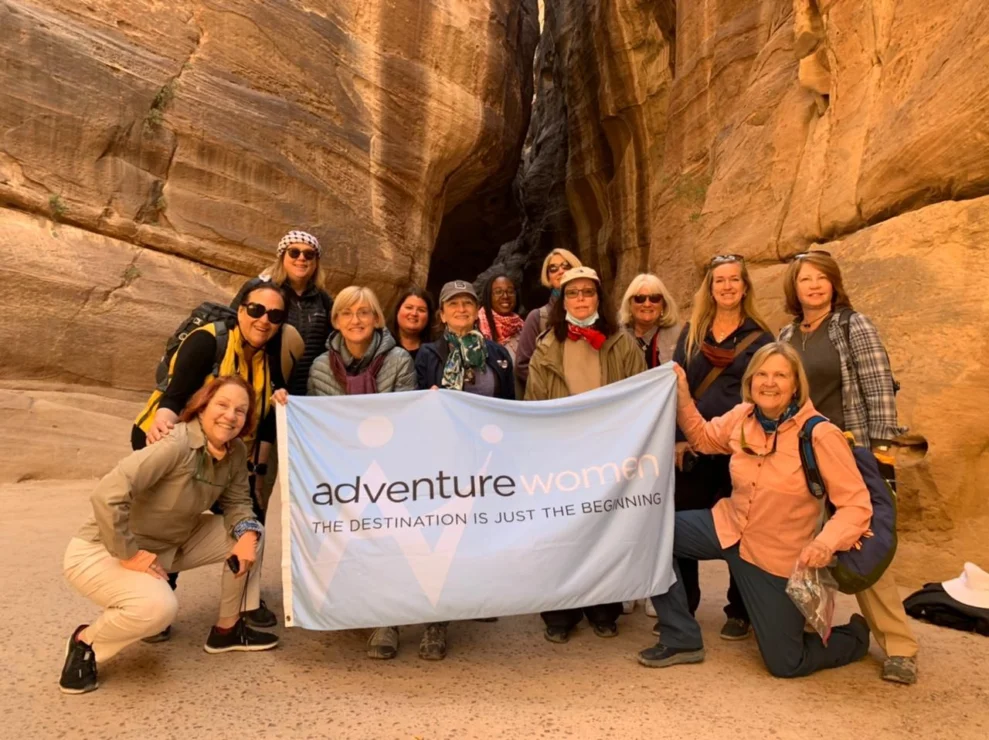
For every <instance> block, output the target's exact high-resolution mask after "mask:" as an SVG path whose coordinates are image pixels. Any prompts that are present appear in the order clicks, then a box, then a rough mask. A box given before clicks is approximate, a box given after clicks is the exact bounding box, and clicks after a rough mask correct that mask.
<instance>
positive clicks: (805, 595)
mask: <svg viewBox="0 0 989 740" xmlns="http://www.w3.org/2000/svg"><path fill="white" fill-rule="evenodd" d="M837 591H838V583H837V581H835V579H834V577H833V576H832V575H831V572H830V571H829V570H828V569H827V568H808V567H807V566H804V565H800V564H797V565H796V566H795V567H794V569H793V573H792V574H791V575H790V580H788V581H787V582H786V595H787V596H789V597H790V600H791V601H792V602H793V603H794V604H796V605H797V608H798V609H799V610H800V613H801V614H803V615H804V618H805V619H806V620H807V624H809V625H810V626H811V627H813V628H814V631H815V632H817V634H819V635H820V636H821V640H822V641H823V642H824V644H825V645H827V644H828V638H829V637H831V623H832V621H833V619H834V604H835V594H836V593H837Z"/></svg>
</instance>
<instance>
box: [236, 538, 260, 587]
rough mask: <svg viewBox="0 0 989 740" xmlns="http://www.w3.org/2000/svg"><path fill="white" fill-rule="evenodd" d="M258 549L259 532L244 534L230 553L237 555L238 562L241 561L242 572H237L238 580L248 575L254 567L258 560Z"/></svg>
mask: <svg viewBox="0 0 989 740" xmlns="http://www.w3.org/2000/svg"><path fill="white" fill-rule="evenodd" d="M257 548H258V533H257V532H244V534H242V535H241V536H240V539H239V540H237V544H236V545H234V547H233V550H231V551H230V554H231V555H235V556H236V557H237V560H238V561H240V570H238V571H237V575H236V577H237V578H240V577H241V576H243V575H244V574H245V573H247V572H248V571H249V570H250V569H251V567H252V566H253V565H254V562H255V561H256V560H257V559H258V555H257Z"/></svg>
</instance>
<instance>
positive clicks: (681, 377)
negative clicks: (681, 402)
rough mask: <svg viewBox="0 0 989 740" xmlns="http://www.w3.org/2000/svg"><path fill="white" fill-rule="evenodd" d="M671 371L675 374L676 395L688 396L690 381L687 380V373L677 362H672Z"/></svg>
mask: <svg viewBox="0 0 989 740" xmlns="http://www.w3.org/2000/svg"><path fill="white" fill-rule="evenodd" d="M673 372H675V373H676V376H677V395H678V396H680V397H681V398H685V399H686V398H690V383H688V382H687V373H686V372H685V371H684V369H683V368H682V367H680V365H679V364H677V363H675V362H674V363H673Z"/></svg>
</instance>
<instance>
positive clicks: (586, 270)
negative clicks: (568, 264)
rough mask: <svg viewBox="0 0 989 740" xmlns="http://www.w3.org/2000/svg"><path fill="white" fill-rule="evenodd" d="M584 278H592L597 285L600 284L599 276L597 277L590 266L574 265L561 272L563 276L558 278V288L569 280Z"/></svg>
mask: <svg viewBox="0 0 989 740" xmlns="http://www.w3.org/2000/svg"><path fill="white" fill-rule="evenodd" d="M580 278H584V279H586V280H593V281H594V282H595V283H597V284H598V285H600V284H601V278H599V277H598V274H597V272H595V271H594V270H593V269H592V268H590V267H574V268H572V269H570V270H567V271H566V272H565V273H563V277H562V278H561V279H560V288H561V289H562V288H563V286H564V285H566V284H567V283H569V282H570V281H571V280H578V279H580Z"/></svg>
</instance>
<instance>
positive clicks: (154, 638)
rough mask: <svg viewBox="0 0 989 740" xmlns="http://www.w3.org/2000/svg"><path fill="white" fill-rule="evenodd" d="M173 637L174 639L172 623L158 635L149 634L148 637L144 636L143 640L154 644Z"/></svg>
mask: <svg viewBox="0 0 989 740" xmlns="http://www.w3.org/2000/svg"><path fill="white" fill-rule="evenodd" d="M171 639H172V625H168V626H167V627H166V628H165V629H163V630H162V631H161V632H159V633H158V634H157V635H148V636H147V637H142V638H141V642H147V643H149V644H153V643H156V642H168V641H169V640H171Z"/></svg>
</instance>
